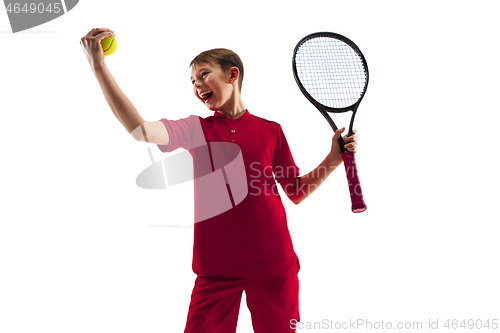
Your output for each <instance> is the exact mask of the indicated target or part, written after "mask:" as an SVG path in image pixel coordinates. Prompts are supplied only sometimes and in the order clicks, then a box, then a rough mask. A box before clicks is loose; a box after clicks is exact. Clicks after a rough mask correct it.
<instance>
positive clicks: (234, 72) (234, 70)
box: [229, 67, 240, 84]
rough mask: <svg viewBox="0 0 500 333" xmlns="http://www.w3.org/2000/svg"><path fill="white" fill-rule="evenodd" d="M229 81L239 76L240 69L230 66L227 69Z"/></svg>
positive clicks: (232, 81) (235, 79)
mask: <svg viewBox="0 0 500 333" xmlns="http://www.w3.org/2000/svg"><path fill="white" fill-rule="evenodd" d="M229 75H230V76H229V83H230V84H233V83H235V82H236V81H237V80H238V77H240V70H239V69H238V67H231V69H230V70H229Z"/></svg>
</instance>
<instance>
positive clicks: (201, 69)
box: [189, 67, 208, 81]
mask: <svg viewBox="0 0 500 333" xmlns="http://www.w3.org/2000/svg"><path fill="white" fill-rule="evenodd" d="M203 70H208V68H205V67H203V68H200V69H199V70H198V73H199V72H201V71H203ZM189 80H191V81H193V76H192V75H191V78H190V79H189Z"/></svg>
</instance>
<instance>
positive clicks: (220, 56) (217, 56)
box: [189, 49, 244, 92]
mask: <svg viewBox="0 0 500 333" xmlns="http://www.w3.org/2000/svg"><path fill="white" fill-rule="evenodd" d="M200 62H207V63H214V64H219V66H220V67H221V68H222V70H223V71H227V70H228V69H230V68H231V67H236V68H238V69H239V70H240V75H239V77H238V84H239V89H240V92H241V85H242V84H243V73H244V70H243V62H242V61H241V59H240V57H239V56H238V55H237V54H236V53H234V52H233V51H231V50H228V49H212V50H208V51H204V52H201V53H200V54H198V55H197V56H196V57H195V58H194V59H193V60H192V61H191V63H190V64H189V67H191V66H194V65H196V64H198V63H200Z"/></svg>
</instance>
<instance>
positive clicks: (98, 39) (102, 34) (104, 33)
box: [95, 31, 115, 42]
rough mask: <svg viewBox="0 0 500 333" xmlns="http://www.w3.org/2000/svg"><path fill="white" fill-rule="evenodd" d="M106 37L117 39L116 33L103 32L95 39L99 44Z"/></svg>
mask: <svg viewBox="0 0 500 333" xmlns="http://www.w3.org/2000/svg"><path fill="white" fill-rule="evenodd" d="M106 37H115V33H114V32H109V31H108V32H102V33H100V34H99V35H97V36H96V37H95V39H96V40H97V41H98V42H101V40H103V39H104V38H106Z"/></svg>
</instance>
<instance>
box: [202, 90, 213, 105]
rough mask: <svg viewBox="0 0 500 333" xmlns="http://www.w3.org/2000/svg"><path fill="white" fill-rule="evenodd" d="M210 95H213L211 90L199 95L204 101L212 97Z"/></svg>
mask: <svg viewBox="0 0 500 333" xmlns="http://www.w3.org/2000/svg"><path fill="white" fill-rule="evenodd" d="M212 95H213V92H212V91H204V92H202V93H201V94H200V95H199V96H200V98H201V99H202V100H203V101H204V102H205V103H206V102H208V100H209V99H210V98H211V97H212Z"/></svg>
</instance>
